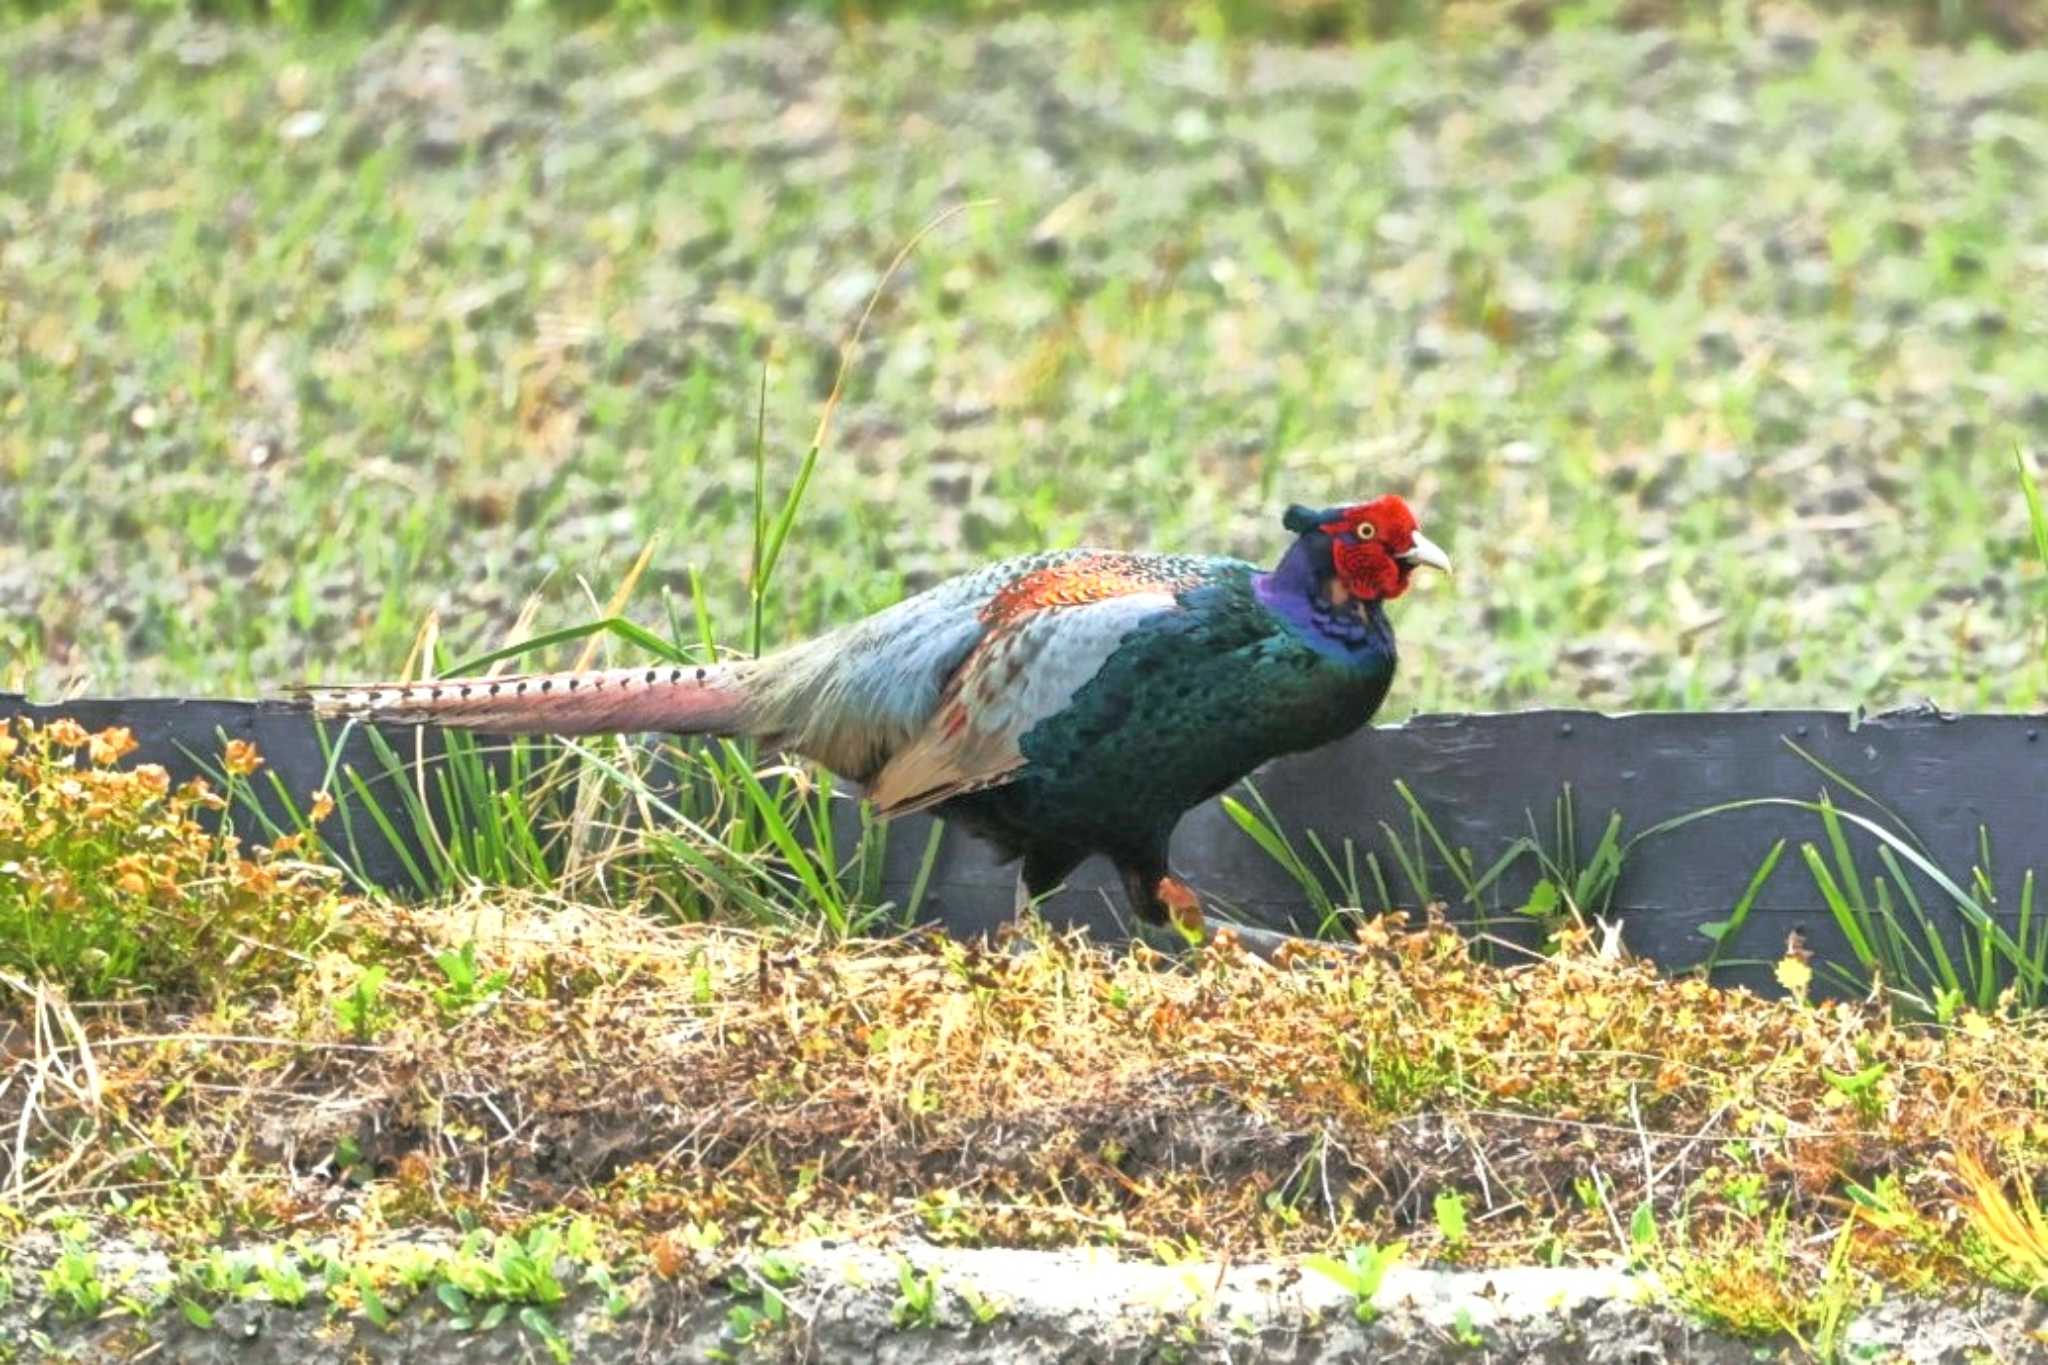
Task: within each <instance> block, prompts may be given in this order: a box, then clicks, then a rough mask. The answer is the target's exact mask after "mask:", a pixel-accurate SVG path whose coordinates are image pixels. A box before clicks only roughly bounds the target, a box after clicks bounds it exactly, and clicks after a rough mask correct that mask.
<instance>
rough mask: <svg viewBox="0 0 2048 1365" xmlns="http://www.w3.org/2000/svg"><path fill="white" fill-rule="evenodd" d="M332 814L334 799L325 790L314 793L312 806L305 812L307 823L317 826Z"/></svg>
mask: <svg viewBox="0 0 2048 1365" xmlns="http://www.w3.org/2000/svg"><path fill="white" fill-rule="evenodd" d="M332 814H334V797H333V796H332V795H331V794H329V793H328V792H327V790H326V789H325V788H323V789H321V790H320V791H317V792H314V793H313V804H312V805H311V806H309V807H308V808H307V810H306V819H307V821H308V822H309V823H311V824H315V825H317V824H319V823H320V822H321V821H322V820H325V819H326V818H327V817H328V816H330V815H332Z"/></svg>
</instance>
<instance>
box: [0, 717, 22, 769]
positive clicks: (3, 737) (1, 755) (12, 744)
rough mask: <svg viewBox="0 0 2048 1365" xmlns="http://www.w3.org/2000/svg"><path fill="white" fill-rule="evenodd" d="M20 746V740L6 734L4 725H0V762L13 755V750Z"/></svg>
mask: <svg viewBox="0 0 2048 1365" xmlns="http://www.w3.org/2000/svg"><path fill="white" fill-rule="evenodd" d="M20 747H21V741H20V740H18V739H16V738H15V737H14V736H13V735H10V734H8V733H7V729H6V727H5V726H0V763H4V762H6V761H7V760H8V759H10V758H12V757H14V752H15V750H17V749H19V748H20Z"/></svg>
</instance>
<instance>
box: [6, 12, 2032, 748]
mask: <svg viewBox="0 0 2048 1365" xmlns="http://www.w3.org/2000/svg"><path fill="white" fill-rule="evenodd" d="M913 8H915V7H914V6H913ZM1430 8H1431V12H1432V13H1435V10H1436V7H1430ZM1496 8H1498V7H1496ZM1552 8H1553V9H1554V10H1555V11H1556V13H1551V14H1549V17H1548V19H1547V20H1546V22H1547V23H1548V27H1549V29H1550V31H1549V32H1548V33H1547V34H1542V35H1539V36H1530V35H1528V34H1525V33H1524V32H1523V30H1522V28H1520V27H1517V26H1515V25H1514V24H1496V25H1493V27H1492V29H1491V30H1488V31H1486V32H1481V33H1477V34H1465V35H1463V36H1462V37H1461V38H1460V40H1459V41H1449V40H1445V41H1434V42H1426V41H1421V40H1417V39H1409V38H1400V39H1395V40H1392V41H1386V42H1380V43H1375V44H1365V45H1359V46H1352V47H1344V46H1316V47H1306V46H1287V45H1262V44H1259V43H1256V42H1251V41H1245V40H1242V39H1224V40H1203V39H1197V40H1195V41H1182V40H1180V39H1177V38H1174V37H1172V36H1162V28H1161V25H1160V24H1159V23H1158V22H1157V15H1156V13H1154V12H1151V11H1147V10H1145V9H1144V8H1143V7H1139V8H1135V9H1132V10H1127V11H1115V12H1076V13H1063V14H1060V15H1057V16H1054V17H1022V18H1014V19H1001V20H994V21H991V22H988V23H983V24H975V25H970V26H960V25H957V24H952V23H946V22H939V21H933V20H928V19H925V18H921V17H917V16H915V15H913V16H909V17H901V18H896V19H892V20H888V21H886V22H870V23H863V24H858V25H853V26H850V27H832V26H827V25H825V24H822V23H818V22H815V21H805V20H802V19H797V20H794V21H791V22H788V23H786V24H783V25H781V26H777V27H771V28H768V29H765V30H760V31H751V32H731V33H716V34H714V33H705V32H702V31H699V30H697V29H696V28H694V27H691V26H688V25H684V26H667V25H663V24H658V23H652V24H634V25H606V24H599V25H594V26H584V27H581V28H575V29H571V28H567V27H563V26H561V25H560V23H559V22H558V21H555V20H550V19H547V18H544V17H534V16H528V17H524V18H516V19H513V20H509V21H507V22H506V23H505V24H503V25H501V26H498V27H494V28H491V29H489V30H485V31H469V32H449V31H444V30H439V29H427V30H419V29H414V28H405V29H394V30H391V31H389V32H385V33H382V34H381V35H380V34H375V33H371V32H365V31H358V30H355V29H349V28H346V27H345V28H343V29H340V30H337V31H332V32H315V31H311V30H309V29H306V28H302V27H298V26H293V25H290V24H285V25H277V26H269V27H264V26H250V25H234V26H216V25H210V24H207V23H204V22H198V21H194V20H191V19H189V18H183V17H177V16H172V17H168V18H159V19H139V18H136V17H133V16H116V17H112V18H102V19H94V18H91V17H82V16H79V15H76V14H69V13H67V14H58V15H51V16H46V17H43V18H37V19H17V20H16V21H14V22H13V23H11V24H9V25H7V26H6V27H5V28H4V29H0V73H4V82H5V88H4V92H0V687H9V686H11V687H17V688H20V687H26V688H28V689H30V690H33V691H37V692H40V693H43V694H46V695H47V694H51V693H55V692H59V691H61V690H63V689H65V688H67V687H85V688H90V689H91V690H95V691H116V690H120V691H145V690H176V691H183V692H197V693H215V694H218V693H244V694H247V693H254V692H257V691H259V690H262V689H264V688H267V687H269V686H272V685H275V684H277V683H281V682H284V681H288V680H293V679H298V678H312V677H326V678H334V677H341V676H355V675H362V674H383V673H388V672H390V671H392V670H393V669H394V668H395V667H396V666H397V665H398V664H399V663H400V661H401V660H402V659H403V658H404V656H405V653H406V650H407V647H408V645H409V643H410V641H411V640H412V638H413V635H414V633H415V630H416V629H417V627H418V625H419V622H420V620H421V619H422V617H423V615H424V614H425V613H426V612H427V611H429V610H430V609H431V610H437V611H439V613H440V614H441V617H442V629H443V633H444V636H445V637H446V638H447V639H448V640H449V641H450V642H451V647H452V648H454V649H455V650H457V651H458V652H460V651H464V650H466V649H467V648H468V647H470V646H475V647H478V648H482V647H487V646H489V645H491V644H494V643H496V642H497V641H498V640H499V639H500V637H501V635H502V633H503V632H504V630H505V629H506V628H507V626H508V625H509V624H510V622H511V621H512V620H513V618H514V617H515V615H516V614H517V613H518V611H519V608H520V605H521V603H522V602H523V601H524V600H525V599H526V597H527V596H528V595H529V594H531V593H533V592H535V591H540V592H541V593H543V594H544V604H543V607H542V610H541V616H540V622H539V624H540V625H541V626H543V627H545V626H549V625H561V624H566V623H568V622H571V621H574V620H578V619H583V618H585V617H588V616H591V615H594V614H596V610H595V606H594V605H593V602H594V601H602V600H603V598H604V597H605V596H606V595H607V594H608V593H609V591H610V588H611V586H612V584H613V583H615V582H616V581H617V580H618V579H619V578H620V577H621V576H622V575H623V574H624V572H625V571H626V569H627V566H628V565H629V564H630V563H631V561H632V559H633V558H634V556H635V554H636V553H637V552H638V551H639V550H640V548H641V546H642V544H643V543H644V541H645V540H646V538H647V537H649V536H651V535H655V534H661V535H662V536H664V537H665V540H664V543H663V546H662V548H661V550H660V551H659V552H658V555H657V558H656V569H655V570H654V571H653V572H652V573H650V575H649V580H648V582H649V583H650V584H651V585H652V586H653V587H660V586H667V587H669V588H671V589H673V590H675V591H676V592H678V593H686V592H687V580H686V576H685V570H686V568H687V566H689V565H692V564H694V565H696V566H698V567H699V569H700V570H701V571H702V573H703V574H704V576H705V581H706V584H707V590H708V592H709V593H710V594H711V596H712V599H713V600H712V602H711V605H712V606H713V607H714V608H715V610H716V613H717V615H718V618H719V620H720V621H721V623H722V624H723V626H724V627H725V632H724V633H725V634H726V635H727V637H728V638H731V639H733V640H735V641H736V640H738V639H739V638H740V636H741V628H740V627H741V618H740V615H739V611H738V607H739V604H740V603H741V602H742V601H743V599H744V593H745V583H744V579H745V571H746V563H747V546H748V543H749V539H750V536H751V530H752V512H751V504H750V498H751V494H752V485H753V470H752V465H751V454H752V450H753V443H754V425H755V411H756V402H757V397H758V394H759V391H760V385H761V383H762V377H763V367H764V364H765V367H766V384H767V387H766V437H767V446H768V450H769V458H770V468H771V473H772V476H773V477H775V478H779V479H781V480H787V478H788V477H789V476H790V474H791V473H792V472H793V470H794V468H795V465H796V462H797V458H798V456H799V455H800V454H801V450H802V447H803V445H804V444H805V443H806V442H807V440H808V438H809V435H810V431H811V427H812V424H813V423H814V421H815V418H816V413H817V407H818V404H819V402H820V400H821V398H822V397H823V394H824V392H825V389H826V388H827V387H828V386H829V383H830V380H831V375H832V372H833V369H834V366H835V365H836V361H837V352H836V345H837V342H838V340H839V338H840V337H841V336H842V335H843V334H844V333H845V331H846V329H847V328H848V327H849V325H850V324H851V322H852V320H853V318H854V317H855V316H856V315H857V313H858V312H859V310H860V307H861V305H862V303H863V302H864V300H865V299H866V297H867V295H868V293H869V291H870V290H871V289H872V288H873V287H874V285H875V283H876V281H877V279H878V277H879V272H880V269H881V267H882V266H883V265H884V264H885V263H886V261H887V260H888V258H889V257H890V255H891V254H892V253H893V252H894V251H895V249H896V248H897V247H898V246H899V245H900V244H901V243H902V242H903V241H904V240H905V239H906V238H907V237H909V236H910V234H912V233H913V232H914V231H915V230H916V229H917V228H918V226H919V225H920V224H922V223H924V222H925V221H927V220H928V219H930V218H931V217H932V215H934V214H935V213H937V212H938V211H940V210H941V209H943V208H944V207H946V206H948V205H953V204H958V203H961V202H963V201H967V200H974V199H982V198H991V199H994V200H995V201H996V202H995V203H994V204H993V206H991V207H987V208H983V209H977V210H974V211H971V212H969V213H967V214H966V215H964V216H962V217H960V218H958V219H956V220H954V221H953V222H952V223H951V224H949V225H948V226H946V227H945V228H943V229H942V230H940V231H939V232H938V233H936V234H935V235H934V236H933V237H932V238H931V239H930V240H929V241H927V242H926V243H925V245H924V247H923V248H922V249H921V250H920V251H919V253H918V254H917V256H916V257H915V258H914V259H913V261H912V262H911V264H910V266H909V267H908V268H907V269H906V271H905V272H904V273H903V274H902V275H901V276H900V277H899V279H898V281H897V282H896V284H895V285H894V286H893V287H892V288H891V289H890V290H889V291H888V292H887V294H886V295H885V297H884V298H883V300H882V303H881V306H880V308H879V310H878V313H877V316H876V319H875V323H874V325H873V327H872V330H871V334H870V335H871V344H870V345H869V346H868V347H867V348H866V349H865V350H864V352H863V354H862V357H861V363H860V366H859V369H858V371H857V373H856V376H855V380H854V383H853V386H852V389H851V391H850V394H849V398H848V402H847V404H846V406H845V408H844V409H843V410H842V413H841V416H840V421H839V424H838V428H837V434H836V437H835V440H834V443H833V446H832V448H831V449H830V450H829V451H828V452H827V455H826V458H825V460H824V462H823V465H822V467H821V470H820V472H819V475H818V478H817V481H816V483H815V485H814V487H813V490H812V495H811V498H810V500H809V502H808V503H807V506H806V510H805V516H804V520H803V522H802V523H801V525H800V528H799V531H798V534H797V537H796V539H795V541H794V542H793V543H792V546H791V550H790V552H789V554H788V556H787V557H786V558H785V561H784V564H783V567H782V568H781V570H780V571H779V574H778V581H777V600H776V603H775V610H774V612H773V615H772V617H771V621H770V633H771V634H772V635H775V636H778V637H782V636H789V635H793V634H796V633H799V632H802V631H806V630H809V629H813V628H815V627H817V626H819V625H822V624H825V623H828V622H832V621H838V620H844V619H847V618H849V617H851V616H853V615H855V614H857V613H859V612H863V611H866V610H870V609H872V608H875V607H878V606H880V605H883V604H885V603H887V602H889V601H891V600H893V599H894V598H896V597H897V596H899V595H900V594H902V593H903V592H905V591H908V590H910V589H912V588H915V587H918V586H920V585H922V584H925V583H928V582H930V581H933V580H934V579H935V578H937V577H939V576H941V575H943V574H946V573H950V572H953V571H956V570H959V569H963V568H966V567H969V566H971V565H973V564H975V563H977V562H979V561H981V560H983V559H985V558H988V557H992V556H995V555H998V554H1002V553H1007V552H1011V551H1018V550H1023V549H1027V548H1035V547H1039V546H1043V545H1066V544H1073V543H1081V542H1093V543H1106V544H1115V545H1124V546H1143V547H1152V548H1159V549H1174V550H1205V551H1221V552H1229V553H1236V554H1242V555H1246V556H1249V557H1253V558H1260V559H1264V558H1268V557H1270V556H1271V555H1272V554H1274V553H1275V552H1276V551H1277V549H1278V548H1279V546H1280V541H1281V533H1280V531H1279V527H1278V513H1279V510H1280V508H1281V507H1282V506H1283V505H1284V504H1285V503H1286V502H1288V501H1290V500H1301V501H1312V502H1329V501H1335V500H1338V499H1343V498H1348V497H1353V496H1360V495H1367V494H1372V493H1376V492H1378V491H1381V490H1384V489H1389V488H1391V489H1398V490H1401V491H1403V492H1406V493H1408V494H1410V495H1411V496H1412V497H1413V498H1414V499H1415V500H1416V501H1417V502H1418V504H1419V506H1420V508H1421V510H1422V513H1423V517H1424V522H1425V525H1426V526H1427V527H1428V529H1429V531H1430V533H1431V534H1432V536H1434V537H1435V538H1437V539H1438V540H1440V541H1442V542H1444V543H1445V544H1446V545H1447V546H1448V547H1449V548H1450V549H1451V551H1452V553H1453V554H1454V555H1455V556H1456V558H1457V559H1458V561H1459V566H1460V573H1459V576H1458V578H1457V579H1456V580H1455V581H1454V582H1453V583H1451V584H1449V585H1444V584H1441V583H1436V582H1432V583H1429V584H1427V585H1424V587H1423V588H1422V589H1421V590H1419V591H1418V592H1416V593H1415V594H1414V595H1413V596H1412V597H1411V598H1409V599H1408V600H1406V601H1404V602H1403V603H1401V604H1400V610H1399V612H1398V624H1399V628H1400V630H1401V632H1402V635H1403V639H1404V643H1405V650H1406V653H1407V656H1408V658H1407V671H1406V674H1405V676H1404V678H1403V680H1402V681H1401V682H1400V683H1399V684H1398V685H1397V688H1396V693H1395V698H1394V701H1393V703H1392V705H1391V707H1390V709H1389V714H1390V715H1395V714H1400V713H1402V712H1404V711H1407V710H1411V709H1448V708H1457V709H1477V708H1486V707H1496V706H1511V705H1522V704H1532V703H1556V704H1581V703H1583V704H1592V705H1599V706H1603V707H1624V706H1707V705H1731V704H1819V705H1829V706H1847V705H1852V704H1855V703H1857V702H1866V703H1873V704H1882V703H1887V702H1892V701H1897V700H1900V699H1903V698H1907V697H1910V696H1915V695H1920V694H1926V695H1931V696H1933V697H1934V698H1935V699H1937V700H1939V701H1940V702H1942V703H1943V704H1945V705H1948V706H1951V707H1957V708H1965V707H2008V706H2031V705H2036V704H2038V703H2039V702H2040V700H2041V698H2042V696H2043V695H2044V691H2048V668H2044V664H2043V659H2044V650H2043V626H2042V619H2043V611H2042V608H2043V595H2042V583H2041V579H2042V574H2041V571H2040V568H2039V566H2038V565H2030V564H2029V563H2028V558H2027V556H2028V555H2029V553H2030V550H2029V544H2028V541H2027V539H2026V532H2025V520H2024V513H2023V510H2022V508H2021V505H2020V499H2019V494H2018V486H2017V483H2016V481H2015V476H2014V471H2013V452H2014V450H2015V448H2016V447H2023V446H2027V445H2029V444H2030V443H2031V444H2041V443H2043V442H2044V440H2048V344H2044V343H2048V335H2044V331H2048V322H2044V319H2048V307H2044V304H2048V190H2044V188H2043V187H2044V186H2048V174H2044V172H2043V161H2044V159H2048V60H2044V54H2042V53H2039V52H2018V53H2011V52H2003V51H2000V50H1997V49H1996V48H1995V47H1993V46H1991V45H1989V44H1976V45H1971V46H1967V47H1965V48H1962V49H1960V50H1948V49H1943V48H1938V47H1925V46H1913V45H1911V44H1908V43H1906V42H1904V41H1902V40H1901V39H1900V36H1899V35H1900V33H1901V32H1902V30H1903V29H1904V28H1906V27H1909V26H1910V21H1911V20H1912V18H1913V14H1912V13H1911V12H1909V11H1911V7H1910V6H1903V5H1900V6H1876V7H1873V8H1875V9H1876V10H1878V11H1880V12H1881V15H1882V22H1879V23H1876V24H1874V25H1873V23H1872V22H1871V21H1870V20H1869V19H1868V17H1867V16H1862V17H1851V18H1847V19H1844V18H1839V17H1831V16H1828V15H1812V14H1806V13H1802V12H1796V11H1773V12H1772V13H1771V14H1769V15H1764V16H1756V17H1752V16H1751V15H1750V14H1749V13H1748V12H1747V11H1746V10H1740V9H1738V7H1734V6H1730V7H1725V8H1724V9H1722V10H1719V11H1717V12H1716V16H1717V18H1718V19H1719V20H1720V22H1718V23H1716V24H1714V25H1711V26H1701V25H1698V24H1692V23H1685V22H1680V23H1676V24H1675V25H1674V26H1667V27H1653V28H1650V29H1647V30H1642V31H1628V30H1627V29H1625V28H1624V27H1621V26H1619V25H1618V24H1615V23H1595V22H1591V19H1592V18H1600V17H1602V16H1605V17H1607V18H1615V17H1617V16H1619V14H1620V10H1619V7H1617V6H1612V5H1610V6H1604V7H1603V6H1592V7H1588V6H1576V7H1562V6H1560V7H1552ZM1676 8H1677V9H1680V10H1683V9H1685V8H1686V7H1683V6H1679V7H1676ZM1208 12H1209V13H1213V14H1216V15H1221V16H1223V19H1224V20H1227V19H1228V15H1227V14H1225V12H1224V11H1223V10H1221V9H1217V10H1212V11H1208ZM1475 12H1476V11H1475ZM1946 12H1961V11H1956V10H1953V7H1951V11H1946ZM1970 12H1971V13H1976V12H1977V11H1975V10H1972V11H1970ZM1547 13H1548V12H1547ZM1589 16H1590V18H1589ZM1679 17H1680V18H1681V19H1682V18H1684V15H1683V14H1681V15H1680V16H1679ZM1219 23H1220V25H1221V26H1220V27H1219V28H1217V31H1219V32H1227V31H1229V29H1230V25H1229V24H1228V23H1227V22H1222V21H1219ZM1197 27H1199V26H1197ZM779 491H780V490H779V489H776V488H771V492H772V493H776V494H778V495H779ZM650 592H651V589H650V590H648V591H643V594H642V596H641V598H640V599H639V600H638V604H637V606H636V608H635V611H636V614H638V615H640V616H641V617H642V618H643V619H646V620H649V621H650V622H655V623H657V624H659V623H660V616H661V612H660V609H659V608H658V607H657V606H656V605H655V604H654V602H653V599H652V597H651V595H650Z"/></svg>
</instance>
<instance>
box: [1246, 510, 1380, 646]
mask: <svg viewBox="0 0 2048 1365" xmlns="http://www.w3.org/2000/svg"><path fill="white" fill-rule="evenodd" d="M1332 575H1333V570H1332V567H1331V564H1330V542H1329V540H1328V539H1327V538H1325V537H1323V536H1320V535H1318V534H1315V533H1313V532H1311V533H1310V534H1308V535H1305V536H1301V537H1299V538H1298V539H1296V540H1295V542H1294V544H1292V545H1290V546H1288V547H1287V553H1286V554H1284V555H1282V556H1281V557H1280V562H1279V563H1278V564H1276V565H1274V566H1273V568H1272V569H1271V571H1269V572H1267V573H1260V574H1253V575H1252V594H1253V596H1255V597H1257V598H1258V600H1259V602H1260V603H1261V604H1262V605H1263V606H1264V607H1265V608H1266V609H1267V610H1268V611H1271V612H1272V613H1273V614H1274V615H1276V616H1278V617H1279V618H1280V619H1281V620H1283V621H1285V622H1287V624H1288V625H1290V626H1292V627H1293V628H1294V629H1295V631H1296V632H1297V633H1299V634H1300V635H1301V637H1302V638H1303V639H1304V640H1306V641H1307V642H1308V643H1309V644H1311V645H1313V646H1315V647H1316V648H1317V649H1319V650H1321V651H1323V652H1324V653H1326V654H1333V655H1337V656H1340V657H1342V658H1345V659H1350V660H1355V661H1360V662H1363V661H1365V660H1367V659H1369V658H1370V657H1371V656H1374V655H1381V656H1384V657H1386V658H1388V659H1391V658H1392V657H1393V654H1394V631H1393V627H1392V625H1391V624H1390V623H1389V622H1388V621H1387V614H1386V611H1385V610H1384V609H1383V608H1382V607H1381V606H1380V604H1379V603H1378V602H1377V601H1360V600H1358V599H1355V598H1354V599H1353V600H1351V601H1349V602H1347V603H1345V604H1344V605H1343V606H1341V607H1333V606H1331V605H1330V597H1329V581H1330V578H1331V577H1332Z"/></svg>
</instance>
